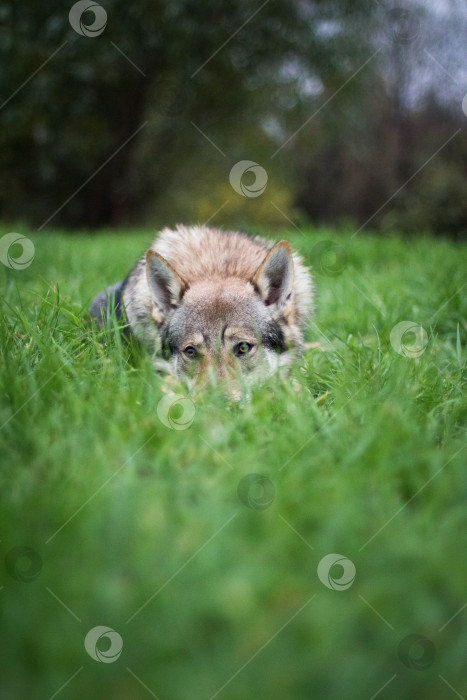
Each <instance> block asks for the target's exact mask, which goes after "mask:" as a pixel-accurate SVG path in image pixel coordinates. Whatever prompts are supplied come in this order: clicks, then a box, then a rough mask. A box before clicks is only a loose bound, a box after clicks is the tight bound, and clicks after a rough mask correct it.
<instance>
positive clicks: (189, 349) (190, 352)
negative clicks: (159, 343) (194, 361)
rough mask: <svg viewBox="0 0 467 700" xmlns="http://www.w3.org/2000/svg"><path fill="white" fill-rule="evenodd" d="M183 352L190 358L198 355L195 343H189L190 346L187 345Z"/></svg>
mask: <svg viewBox="0 0 467 700" xmlns="http://www.w3.org/2000/svg"><path fill="white" fill-rule="evenodd" d="M183 352H184V353H185V355H186V356H187V357H189V358H193V357H196V355H197V352H196V350H195V348H194V347H193V345H188V347H186V348H185V350H184V351H183Z"/></svg>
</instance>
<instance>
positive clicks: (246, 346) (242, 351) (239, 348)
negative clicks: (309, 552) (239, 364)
mask: <svg viewBox="0 0 467 700" xmlns="http://www.w3.org/2000/svg"><path fill="white" fill-rule="evenodd" d="M252 347H253V345H252V344H251V343H247V342H246V340H242V342H241V343H237V344H236V345H235V346H234V355H236V356H237V357H244V355H248V353H249V352H250V350H251V348H252Z"/></svg>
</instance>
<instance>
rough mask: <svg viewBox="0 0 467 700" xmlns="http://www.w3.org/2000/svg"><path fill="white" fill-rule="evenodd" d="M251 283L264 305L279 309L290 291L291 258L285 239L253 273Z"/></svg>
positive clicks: (291, 280) (291, 277) (272, 249)
mask: <svg viewBox="0 0 467 700" xmlns="http://www.w3.org/2000/svg"><path fill="white" fill-rule="evenodd" d="M252 283H253V285H254V287H255V289H256V291H257V292H258V294H259V295H260V297H261V299H262V300H263V301H264V303H265V304H266V306H274V307H275V309H271V311H273V313H274V312H275V311H281V310H282V309H283V307H284V306H285V304H286V302H287V300H288V299H289V297H290V295H291V293H292V286H293V258H292V251H291V250H290V246H289V244H288V243H287V241H280V242H279V243H277V244H276V245H275V246H274V248H271V250H270V251H269V253H268V254H267V255H266V257H265V259H264V260H263V262H262V263H261V265H260V266H259V267H258V269H257V270H256V272H255V274H254V275H253V279H252Z"/></svg>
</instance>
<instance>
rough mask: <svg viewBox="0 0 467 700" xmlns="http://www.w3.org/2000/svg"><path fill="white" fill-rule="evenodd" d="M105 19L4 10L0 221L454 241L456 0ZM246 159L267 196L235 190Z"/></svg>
mask: <svg viewBox="0 0 467 700" xmlns="http://www.w3.org/2000/svg"><path fill="white" fill-rule="evenodd" d="M103 5H104V6H105V8H104V9H105V12H106V15H107V25H106V26H105V28H103V27H102V29H103V31H102V32H97V34H98V35H96V36H94V37H88V36H85V35H80V34H79V33H78V32H77V31H75V30H74V29H73V28H72V27H71V25H70V22H69V17H68V13H69V11H70V9H71V8H72V7H73V8H75V7H76V4H75V5H73V3H72V2H71V0H70V2H69V5H67V6H66V7H64V6H63V3H62V2H61V0H49V1H48V2H47V3H44V4H42V3H34V1H33V0H24V2H23V3H21V4H20V5H18V4H15V3H14V2H13V0H6V2H4V3H3V4H2V5H1V7H0V212H1V215H2V217H3V218H9V219H15V218H25V219H27V220H29V221H31V222H33V223H35V224H36V225H37V226H39V227H40V228H42V227H43V226H44V225H45V224H47V225H53V226H68V227H77V226H80V227H83V226H84V227H88V228H93V227H96V226H103V225H123V224H126V223H128V222H143V221H148V220H151V221H153V222H154V223H155V224H161V223H166V224H173V223H174V222H175V221H177V220H190V221H193V220H201V221H205V220H208V219H209V220H211V219H212V217H213V216H216V217H217V218H215V219H214V222H215V223H220V222H221V221H222V223H224V225H237V224H241V225H244V226H247V225H248V223H250V224H251V225H255V224H262V225H264V226H266V225H267V226H269V225H277V224H278V223H282V224H283V225H289V220H290V218H291V217H293V216H294V214H296V215H299V214H300V213H305V215H306V216H308V217H309V218H310V219H312V220H313V221H316V222H321V221H323V222H327V223H335V222H336V221H341V220H345V221H351V222H354V225H355V227H361V226H363V227H365V226H368V227H378V226H379V227H381V226H384V227H387V226H392V227H397V228H399V229H401V230H404V231H415V230H417V229H424V230H426V229H427V228H429V229H432V230H435V231H436V232H447V233H449V234H450V235H462V233H463V231H465V228H466V227H467V213H466V210H465V206H464V204H463V203H464V202H466V201H467V178H466V177H465V171H466V152H467V146H466V135H465V129H462V127H463V126H464V124H465V118H466V115H465V114H464V113H463V112H462V109H461V101H462V96H463V92H462V84H461V80H460V79H459V76H461V75H462V70H463V67H462V60H461V59H462V51H461V47H462V46H463V44H462V41H463V36H465V31H467V10H466V8H465V6H463V5H461V4H460V3H459V2H457V1H456V0H446V1H445V2H444V3H440V4H436V3H435V4H434V5H433V6H430V7H429V8H427V7H426V5H425V3H423V2H422V1H421V0H405V1H404V3H403V5H404V6H403V7H399V6H397V5H396V3H395V0H394V2H393V0H380V2H378V3H375V2H374V0H354V1H353V2H351V1H350V0H326V1H325V0H263V2H261V0H258V1H257V2H255V3H254V4H252V2H250V1H248V0H237V1H236V2H231V1H230V0H204V1H203V2H202V3H201V2H199V0H140V1H139V2H138V3H136V4H128V3H126V2H123V0H103ZM94 18H95V15H94V13H93V11H92V10H88V11H86V12H84V13H83V14H82V17H81V19H82V21H83V22H84V26H85V27H86V26H89V25H91V24H92V22H93V21H94ZM457 132H459V133H457ZM453 135H455V136H453ZM451 136H453V142H452V143H451V142H449V139H450V138H451ZM445 143H446V146H445V147H444V146H443V144H445ZM434 154H436V157H435V158H434ZM243 159H248V160H254V161H256V162H258V163H260V164H261V165H262V166H263V167H265V168H266V170H267V173H268V178H269V179H268V189H267V196H266V195H265V196H264V197H258V198H250V199H246V198H242V197H241V195H238V194H236V193H235V192H234V191H233V190H232V188H231V187H230V185H229V172H230V169H231V167H232V165H233V164H234V163H236V162H237V161H239V160H243ZM218 211H219V212H221V214H217V215H216V212H218Z"/></svg>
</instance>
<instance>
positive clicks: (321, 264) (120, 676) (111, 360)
mask: <svg viewBox="0 0 467 700" xmlns="http://www.w3.org/2000/svg"><path fill="white" fill-rule="evenodd" d="M8 231H9V229H3V231H0V234H1V235H4V234H6V233H8ZM22 233H24V234H25V235H26V236H29V237H30V239H31V240H32V241H33V243H34V246H35V257H34V260H33V261H32V262H31V264H29V265H28V266H25V268H24V269H12V268H9V267H7V266H6V265H5V264H0V285H1V289H2V294H1V298H2V302H1V321H0V342H1V346H2V347H1V369H0V373H1V380H0V381H1V403H0V426H1V430H0V454H1V461H2V465H1V470H0V479H1V481H0V494H1V495H0V526H1V527H0V532H1V535H0V538H1V542H0V548H1V559H0V567H1V568H0V570H1V575H0V607H1V623H0V629H1V630H2V633H1V647H2V649H1V652H0V659H1V660H0V665H1V669H0V679H1V680H0V698H1V699H2V700H4V699H8V700H10V699H11V700H16V699H22V698H30V699H31V700H35V699H36V698H37V699H38V700H39V699H42V698H43V699H44V700H51V699H52V698H55V697H57V698H59V699H61V698H63V699H65V698H66V699H67V700H82V698H89V699H92V700H94V698H95V699H96V700H98V699H101V698H112V700H129V699H130V698H131V699H132V700H133V699H135V698H137V699H138V700H139V699H141V700H145V699H146V698H151V697H157V698H160V700H185V699H186V700H188V699H189V700H212V699H213V698H220V699H222V698H225V699H226V700H250V699H251V700H253V699H255V700H256V699H257V698H268V699H269V700H284V699H289V698H290V699H291V700H305V699H306V700H309V699H310V698H320V699H323V700H342V699H343V698H345V700H370V699H372V698H375V697H378V698H379V699H381V700H384V699H386V698H387V699H389V698H396V697H397V698H398V699H399V700H438V699H441V698H442V699H443V700H449V699H450V698H453V700H454V699H455V698H456V696H457V697H464V698H466V697H467V677H466V674H465V650H466V648H467V624H466V623H467V607H464V606H466V603H467V590H466V585H465V584H466V581H467V556H466V551H467V475H466V469H465V461H466V451H465V450H464V449H463V448H465V445H466V432H465V419H466V413H467V411H466V402H465V398H464V397H463V394H462V391H463V372H464V371H465V344H466V331H467V299H466V287H465V286H463V285H465V257H466V255H465V253H466V249H465V247H464V248H461V247H459V246H458V247H456V246H455V245H454V244H452V243H449V242H446V241H439V240H437V241H435V240H431V239H423V240H414V241H407V240H402V239H399V238H397V237H381V238H376V237H363V236H361V235H360V236H356V237H355V238H353V239H351V237H350V235H346V234H345V233H343V234H341V235H340V236H338V235H337V234H335V233H333V232H330V231H323V230H321V231H309V232H307V233H306V234H305V235H300V234H299V233H293V234H290V235H289V236H287V237H288V238H289V240H290V241H291V243H292V245H293V246H294V247H295V248H296V249H298V250H300V252H302V253H303V255H304V256H305V258H306V260H307V262H308V263H309V264H310V265H311V266H312V269H313V272H314V276H315V281H316V292H317V294H316V314H315V317H314V319H313V322H312V323H311V324H310V327H309V330H308V333H307V339H308V341H311V342H319V343H320V347H315V348H311V349H309V350H308V351H307V353H306V354H305V356H304V358H303V360H302V362H301V365H300V367H297V368H296V370H295V372H294V380H293V381H292V379H291V380H290V381H289V382H286V383H281V382H279V381H277V380H271V381H270V382H268V383H267V384H266V385H265V386H262V387H261V388H258V389H257V390H256V391H255V392H254V394H253V396H252V400H251V402H250V403H249V404H247V405H245V406H239V405H231V404H228V403H226V402H224V400H223V399H222V397H220V396H219V395H218V394H217V393H216V391H215V390H211V391H207V392H206V393H205V394H203V395H202V396H200V397H197V398H196V400H195V401H193V402H192V399H191V398H190V397H187V398H186V399H185V400H184V401H182V402H180V401H179V402H178V403H177V404H176V405H173V406H172V408H171V409H170V410H169V408H168V407H167V406H166V405H165V404H164V403H162V404H160V401H161V400H162V399H163V397H164V396H166V394H164V393H163V388H162V381H161V379H160V378H159V377H157V376H156V375H155V374H154V372H153V370H152V368H151V363H150V361H149V359H148V358H147V357H145V356H144V354H143V353H141V352H140V351H139V348H137V347H135V346H134V345H133V344H130V345H127V344H125V343H122V342H121V339H120V337H119V334H118V332H117V331H116V330H115V328H111V329H110V330H109V331H106V332H99V331H97V330H96V329H95V328H94V327H93V325H92V324H91V321H90V318H89V316H88V313H87V308H88V305H89V302H90V301H91V299H92V297H93V296H94V295H95V294H96V293H97V292H99V291H100V290H101V289H103V287H104V286H106V285H107V284H110V283H112V282H115V281H117V280H119V279H121V278H122V276H123V275H124V274H125V273H126V272H127V270H128V268H129V266H130V265H131V264H133V262H134V261H135V260H136V259H137V258H138V257H139V255H140V253H141V252H142V251H143V249H144V247H145V246H146V244H147V243H148V242H149V240H150V239H151V232H150V231H145V232H136V233H133V234H132V235H131V236H126V237H124V236H122V235H118V234H115V233H108V234H106V233H102V234H99V235H95V236H92V237H91V236H85V235H81V236H74V237H67V236H64V235H59V234H44V235H38V234H34V233H31V232H28V231H27V230H23V231H22ZM323 241H324V242H325V243H323ZM326 242H327V243H326ZM330 244H333V245H334V246H336V245H337V246H338V247H337V248H334V253H335V255H334V257H333V256H332V250H328V247H329V245H330ZM0 248H1V242H0ZM0 252H1V249H0ZM20 252H21V250H20V248H19V246H17V248H16V252H15V250H13V248H12V250H11V254H12V256H13V258H15V257H16V258H17V257H18V255H19V253H20ZM403 321H410V322H412V323H413V324H415V325H416V326H421V327H422V328H423V329H424V330H420V331H418V332H417V333H416V334H414V333H410V331H407V332H406V333H405V335H403V336H402V335H401V334H402V331H403V330H404V329H403V327H401V326H397V324H399V323H401V322H403ZM396 326H397V328H396V329H395V330H394V331H393V329H394V328H395V327H396ZM401 329H402V330H401ZM391 332H392V335H391ZM391 341H392V342H391ZM415 355H418V356H415ZM179 392H180V393H184V391H183V387H182V388H180V390H179ZM165 401H167V400H165ZM164 406H165V408H164ZM158 407H159V413H158ZM190 410H191V413H190ZM164 411H165V413H164ZM160 415H161V416H162V420H161V418H160ZM187 416H188V418H187ZM191 418H193V421H192V423H191V424H190V421H191ZM188 419H190V420H188ZM184 420H185V424H183V423H184ZM171 425H172V426H174V427H170V426H171ZM252 475H261V476H260V477H258V476H256V477H255V476H252ZM261 477H262V478H261ZM332 554H335V555H336V556H335V557H330V556H328V555H332ZM339 562H340V563H339ZM318 565H320V566H319V569H318ZM99 626H105V627H106V628H111V631H110V632H109V631H108V630H107V631H106V630H105V629H104V630H102V629H101V630H99V629H98V630H94V628H96V627H99ZM88 633H90V634H88ZM106 635H107V636H106ZM85 639H86V647H85ZM122 645H123V646H122ZM120 652H121V653H120Z"/></svg>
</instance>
